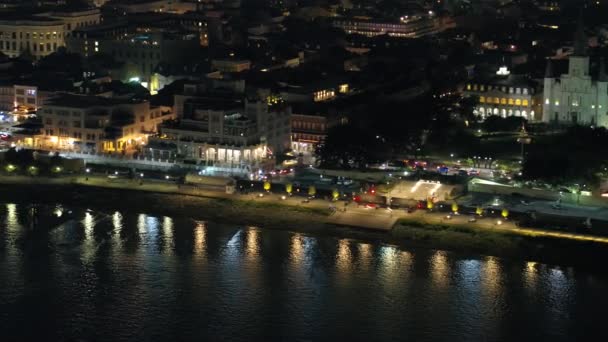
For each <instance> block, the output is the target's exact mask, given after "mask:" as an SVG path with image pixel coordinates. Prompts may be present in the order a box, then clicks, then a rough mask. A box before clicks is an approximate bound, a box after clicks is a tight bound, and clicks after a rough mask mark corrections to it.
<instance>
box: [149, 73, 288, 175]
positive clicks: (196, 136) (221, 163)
mask: <svg viewBox="0 0 608 342" xmlns="http://www.w3.org/2000/svg"><path fill="white" fill-rule="evenodd" d="M184 88H185V89H184V94H178V95H176V96H175V98H176V99H175V105H176V108H180V109H179V112H180V113H181V115H180V116H179V120H178V121H177V122H171V123H166V124H164V125H162V127H161V134H160V135H159V137H158V138H157V139H155V140H156V141H155V143H156V144H157V145H159V144H161V143H164V144H165V145H167V144H172V145H173V146H174V149H175V150H176V152H177V154H178V155H180V156H182V157H183V158H184V159H188V160H196V161H197V162H200V163H202V164H205V165H208V166H214V167H222V168H226V169H230V170H232V169H234V170H237V169H239V170H244V169H248V170H253V169H255V168H260V167H261V163H262V162H263V161H264V160H265V159H266V158H267V157H269V156H272V155H275V154H278V153H281V152H283V151H285V150H287V149H289V148H290V132H291V130H290V121H289V119H290V116H291V108H290V107H288V106H286V105H285V104H284V103H273V104H269V103H267V102H266V101H262V100H257V99H248V98H246V97H244V96H243V95H242V94H234V93H226V92H220V91H217V90H216V91H213V90H211V91H207V92H200V91H197V89H201V88H200V87H199V88H197V86H196V85H192V84H186V85H185V86H184Z"/></svg>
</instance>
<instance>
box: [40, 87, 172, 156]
mask: <svg viewBox="0 0 608 342" xmlns="http://www.w3.org/2000/svg"><path fill="white" fill-rule="evenodd" d="M38 116H39V117H40V118H41V120H42V125H43V127H42V129H41V135H40V136H39V137H38V138H37V140H36V141H35V142H34V144H35V146H34V147H37V148H44V149H53V150H71V151H77V152H122V151H125V152H128V151H135V150H136V149H138V148H141V146H142V145H143V144H145V143H146V142H147V138H148V136H149V135H151V134H155V133H156V132H157V127H158V126H159V125H160V124H161V123H162V122H163V121H165V120H169V119H173V118H174V116H173V114H172V112H171V111H170V110H168V109H163V108H161V107H152V106H150V103H149V102H147V101H135V100H133V99H118V98H105V97H99V96H82V95H71V94H62V95H59V96H56V97H54V98H52V99H50V100H49V101H47V103H46V104H45V106H44V108H42V109H41V110H39V111H38Z"/></svg>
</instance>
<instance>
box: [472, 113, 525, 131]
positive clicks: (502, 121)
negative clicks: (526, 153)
mask: <svg viewBox="0 0 608 342" xmlns="http://www.w3.org/2000/svg"><path fill="white" fill-rule="evenodd" d="M526 122H527V121H526V119H524V118H522V117H518V116H509V117H507V118H502V117H500V116H498V115H490V116H488V117H487V118H486V119H485V120H484V122H483V123H482V124H481V127H482V129H483V130H484V131H486V132H516V131H518V130H520V129H521V126H522V125H523V124H525V123H526Z"/></svg>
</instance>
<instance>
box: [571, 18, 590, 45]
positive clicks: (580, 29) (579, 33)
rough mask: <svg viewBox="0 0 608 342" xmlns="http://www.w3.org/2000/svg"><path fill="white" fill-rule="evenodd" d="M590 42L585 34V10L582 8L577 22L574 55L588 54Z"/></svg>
mask: <svg viewBox="0 0 608 342" xmlns="http://www.w3.org/2000/svg"><path fill="white" fill-rule="evenodd" d="M588 44H589V42H588V40H587V36H586V35H585V25H584V23H583V11H582V10H581V11H580V13H579V17H578V20H577V24H576V33H575V34H574V55H575V56H586V55H587V46H588Z"/></svg>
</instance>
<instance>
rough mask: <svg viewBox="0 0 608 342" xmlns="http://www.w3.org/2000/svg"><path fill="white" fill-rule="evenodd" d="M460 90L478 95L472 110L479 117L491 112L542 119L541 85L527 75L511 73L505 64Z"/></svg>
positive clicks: (469, 94) (500, 114)
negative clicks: (492, 73) (477, 101)
mask: <svg viewBox="0 0 608 342" xmlns="http://www.w3.org/2000/svg"><path fill="white" fill-rule="evenodd" d="M463 93H464V95H465V96H478V97H479V103H478V105H477V106H476V108H475V109H474V111H473V113H474V114H476V115H478V116H479V117H480V118H481V119H485V118H487V117H488V116H491V115H499V116H501V117H503V118H506V117H509V116H518V117H522V118H524V119H526V120H530V121H538V120H541V119H542V105H541V96H542V91H541V88H540V85H539V84H538V83H537V82H536V81H534V80H532V79H530V78H529V77H527V76H522V75H512V74H511V73H510V72H509V70H508V69H507V68H506V67H501V68H500V69H499V70H498V71H497V72H496V74H495V75H492V76H490V77H480V78H477V79H474V80H472V81H471V82H469V83H467V84H466V85H465V89H464V91H463Z"/></svg>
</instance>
